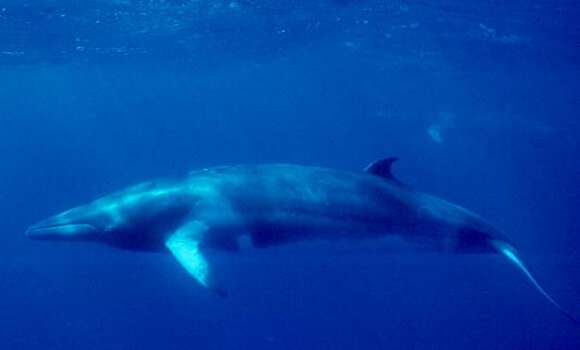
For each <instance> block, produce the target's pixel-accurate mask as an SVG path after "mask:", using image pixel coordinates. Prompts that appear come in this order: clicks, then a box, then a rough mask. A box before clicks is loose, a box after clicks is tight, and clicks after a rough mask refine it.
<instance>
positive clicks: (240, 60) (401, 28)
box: [0, 0, 580, 350]
mask: <svg viewBox="0 0 580 350" xmlns="http://www.w3.org/2000/svg"><path fill="white" fill-rule="evenodd" d="M579 89H580V4H579V3H578V2H577V1H573V0H555V1H547V0H513V1H506V2H504V1H496V0H479V1H477V0H468V1H459V0H442V1H386V0H383V1H379V0H359V1H357V0H311V1H306V0H303V1H297V0H286V1H282V0H278V1H274V0H189V1H188V0H165V1H163V0H149V1H147V0H86V1H74V0H20V1H16V0H14V1H10V0H0V155H1V156H2V158H1V160H2V161H1V162H0V169H1V171H0V224H1V228H0V231H1V235H0V349H87V350H89V349H250V348H251V349H466V348H469V349H580V331H579V328H578V325H573V324H571V323H570V322H569V321H568V320H567V319H565V318H564V317H562V316H561V315H560V314H558V312H556V311H554V309H553V307H552V306H551V305H549V304H548V303H547V302H546V301H545V300H544V299H543V298H542V297H541V296H540V295H539V294H538V293H537V291H536V290H534V289H533V287H532V286H531V285H530V284H529V282H528V281H527V280H526V279H525V277H523V276H522V275H521V273H520V272H519V271H517V269H515V268H514V267H513V266H511V265H510V264H509V263H508V262H507V261H506V260H505V259H504V258H502V257H500V256H499V255H445V254H434V253H425V252H414V251H412V250H404V251H403V252H397V250H396V249H393V251H385V250H383V249H369V250H362V251H359V250H352V251H350V250H339V251H333V252H328V253H320V252H319V251H318V250H317V249H316V247H309V248H305V249H295V247H287V248H280V249H278V248H277V249H274V250H270V251H264V252H259V253H258V254H256V255H252V256H246V255H243V254H242V255H239V256H231V255H227V254H226V255H224V256H223V257H221V259H220V261H221V265H222V266H220V269H222V270H223V271H224V273H225V274H227V275H228V276H230V277H231V278H230V280H228V286H229V289H230V294H231V295H230V297H229V298H228V299H226V300H224V299H221V298H217V297H215V296H214V295H212V294H210V293H208V292H207V291H205V290H203V289H202V288H200V287H199V286H198V285H197V284H196V283H195V282H194V281H193V280H192V279H191V277H190V276H189V275H187V274H186V273H185V272H184V271H183V270H182V268H181V267H180V266H178V264H177V262H176V261H175V259H173V258H172V257H171V256H170V255H162V254H147V253H133V252H124V251H118V250H112V249H110V248H107V247H104V246H99V245H93V244H78V243H75V244H67V243H60V244H59V243H42V242H40V243H39V242H33V241H29V240H28V239H27V238H26V237H25V236H24V231H25V229H26V227H27V226H28V225H30V224H32V223H34V222H37V221H38V220H40V219H43V218H45V217H47V216H50V215H52V214H55V213H58V212H60V211H62V210H65V209H68V208H70V207H73V206H75V205H78V204H82V203H84V202H87V201H89V200H92V199H94V198H96V197H99V196H101V195H104V194H107V193H109V192H112V191H116V190H118V189H121V188H123V187H125V186H128V185H131V184H134V183H137V182H140V181H143V180H148V179H151V178H155V177H162V176H174V175H180V174H183V173H186V172H187V171H189V170H191V169H196V168H202V167H208V166H213V165H226V164H237V163H263V162H289V163H299V164H307V165H318V166H327V167H332V168H338V169H344V170H350V171H359V170H360V169H363V168H364V167H365V166H366V165H367V164H368V163H370V162H371V161H373V160H375V159H377V158H382V157H386V156H397V157H399V158H400V161H399V162H398V163H397V165H396V168H395V172H396V173H397V176H398V177H399V178H400V179H402V180H403V181H404V182H405V183H407V184H410V185H411V186H413V187H415V188H418V189H420V190H423V191H426V192H430V193H433V194H436V195H439V196H441V197H443V198H446V199H449V200H451V201H453V202H456V203H459V204H461V205H463V206H466V207H468V208H470V209H472V210H474V211H475V212H477V213H479V214H481V215H482V216H483V217H485V218H487V219H489V220H490V221H491V222H493V223H494V224H495V225H497V227H499V228H500V229H502V230H503V231H505V232H506V233H507V235H508V236H509V237H510V238H511V240H512V241H514V242H515V243H516V244H517V247H518V248H519V250H520V252H521V254H522V256H523V258H524V259H525V260H526V261H527V262H528V263H529V265H530V266H531V268H532V270H533V271H534V272H535V274H536V275H537V277H538V279H539V280H540V281H541V282H542V283H543V284H544V286H545V287H546V289H547V290H548V291H549V292H550V293H552V295H553V296H554V297H555V299H557V300H558V301H559V302H560V303H561V304H562V305H564V306H565V307H566V308H568V309H570V310H571V312H572V313H573V314H575V315H580V274H579V271H580V186H579V184H580V162H579V160H580V118H579V117H580V115H579V111H580V93H579Z"/></svg>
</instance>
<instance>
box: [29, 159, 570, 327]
mask: <svg viewBox="0 0 580 350" xmlns="http://www.w3.org/2000/svg"><path fill="white" fill-rule="evenodd" d="M396 160H397V158H395V157H392V158H386V159H382V160H378V161H375V162H373V163H372V164H370V165H369V166H368V167H367V168H366V169H365V170H364V172H360V173H357V172H346V171H339V170H333V169H327V168H319V167H310V166H300V165H290V164H264V165H239V166H224V167H215V168H209V169H202V170H196V171H192V172H190V173H189V174H187V175H186V176H183V177H182V178H175V179H161V180H155V181H151V182H145V183H142V184H139V185H136V186H134V187H130V188H128V189H126V190H123V191H120V192H117V193H114V194H111V195H108V196H105V197H102V198H100V199H97V200H95V201H93V202H91V203H89V204H87V205H83V206H79V207H76V208H73V209H70V210H68V211H65V212H63V213H61V214H58V215H56V216H53V217H51V218H49V219H46V220H44V221H41V222H40V223H37V224H35V225H32V226H30V227H29V228H28V230H27V231H26V234H27V235H28V236H29V237H30V238H33V239H40V240H69V241H95V242H101V243H105V244H108V245H111V246H114V247H118V248H122V249H128V250H135V251H166V252H170V253H171V254H173V256H175V258H176V259H177V260H178V261H179V263H180V264H181V265H182V266H183V267H184V268H185V270H186V271H187V272H189V274H191V276H193V278H194V279H195V280H196V281H197V282H199V284H200V285H202V286H204V287H206V288H208V289H209V290H211V291H213V292H215V293H217V294H218V295H222V296H225V295H227V291H226V289H225V288H224V287H223V285H222V284H221V283H220V281H219V280H218V278H216V276H215V272H214V270H213V269H212V266H211V264H210V262H209V261H208V259H207V253H208V251H209V250H211V249H217V250H225V251H231V252H236V251H238V250H239V249H240V242H244V241H246V243H247V241H248V238H247V237H249V242H251V244H252V245H253V246H254V247H255V248H266V247H271V246H275V245H281V244H288V243H291V242H298V241H306V240H328V241H337V240H343V241H344V240H371V239H380V238H384V237H387V236H398V237H400V238H403V240H405V241H408V242H409V243H411V244H416V243H419V244H420V245H422V246H429V248H432V249H433V250H436V251H441V252H447V253H499V254H501V255H503V256H504V257H505V258H507V260H509V261H510V262H511V263H512V264H513V265H514V266H516V267H517V268H518V269H519V270H520V271H521V272H523V274H524V275H525V276H526V277H527V279H528V280H529V281H530V282H531V284H532V285H533V286H534V287H535V288H536V289H537V290H538V291H539V292H540V294H541V295H542V296H543V297H544V298H545V299H546V300H547V301H548V302H549V303H551V304H552V305H553V306H555V307H556V308H557V309H558V310H559V311H560V312H561V313H562V314H563V315H564V316H566V317H567V318H569V319H570V320H572V321H574V322H577V321H576V319H575V318H574V317H573V316H572V315H571V314H570V313H569V312H568V311H566V310H564V309H563V308H562V307H561V306H560V305H559V304H558V303H557V302H556V301H555V300H554V299H553V298H552V297H551V296H550V295H549V294H548V293H547V292H546V291H545V290H544V289H543V287H542V286H541V285H540V284H539V283H538V282H537V280H536V279H535V278H534V276H533V275H532V274H531V272H530V270H529V269H528V268H527V266H526V265H525V264H524V262H523V261H522V259H521V258H520V255H519V253H518V252H517V250H516V248H514V245H513V244H512V243H511V242H510V241H509V240H508V239H507V238H506V237H505V235H504V234H502V233H501V232H500V231H499V230H498V229H496V228H495V227H493V226H492V225H491V224H490V223H489V222H487V221H486V220H484V219H483V218H481V217H480V216H478V215H477V214H475V213H473V212H471V211H469V210H467V209H465V208H463V207H461V206H458V205H455V204H452V203H450V202H447V201H445V200H443V199H440V198H437V197H435V196H432V195H429V194H426V193H423V192H419V191H417V190H414V189H412V188H411V187H410V186H408V185H406V184H404V183H402V182H401V181H399V180H398V179H396V178H395V177H394V176H393V174H392V172H391V168H392V165H393V163H394V162H395V161H396Z"/></svg>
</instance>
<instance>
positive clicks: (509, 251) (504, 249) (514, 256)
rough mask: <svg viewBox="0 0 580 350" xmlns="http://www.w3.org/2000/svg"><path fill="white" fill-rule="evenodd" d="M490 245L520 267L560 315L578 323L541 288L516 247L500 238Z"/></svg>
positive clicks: (578, 322) (577, 322) (579, 322)
mask: <svg viewBox="0 0 580 350" xmlns="http://www.w3.org/2000/svg"><path fill="white" fill-rule="evenodd" d="M491 245H492V246H493V247H494V248H495V249H497V251H498V252H500V253H501V254H503V255H504V256H505V257H506V258H508V259H509V260H510V261H511V262H512V263H514V265H516V266H517V267H518V268H519V269H520V271H522V272H523V273H524V275H526V277H527V278H528V280H529V281H530V282H531V283H532V284H533V285H534V287H536V289H537V290H538V292H540V293H541V294H542V295H543V296H544V298H546V299H547V300H548V301H549V302H550V304H552V305H554V306H555V307H556V308H557V309H558V311H560V313H561V314H562V315H564V316H566V318H568V319H569V320H570V321H572V322H574V323H575V324H580V321H579V320H578V319H577V318H575V317H574V316H573V315H572V314H571V313H570V312H568V311H567V310H565V309H564V308H563V307H562V306H560V304H558V303H557V302H556V301H555V300H554V298H552V297H551V296H550V294H548V293H547V292H546V291H545V290H544V288H542V286H541V285H540V284H539V283H538V281H537V280H536V279H535V277H534V276H533V275H532V273H531V272H530V270H529V269H528V268H527V267H526V265H525V264H524V262H523V261H522V260H521V259H520V257H519V255H518V253H517V251H516V249H515V248H514V247H513V246H512V245H511V244H509V243H507V242H505V241H501V240H492V242H491Z"/></svg>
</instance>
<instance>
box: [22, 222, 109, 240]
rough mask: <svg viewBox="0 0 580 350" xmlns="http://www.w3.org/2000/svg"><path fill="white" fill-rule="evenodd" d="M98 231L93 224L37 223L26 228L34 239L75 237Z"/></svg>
mask: <svg viewBox="0 0 580 350" xmlns="http://www.w3.org/2000/svg"><path fill="white" fill-rule="evenodd" d="M96 232H98V230H97V228H96V227H95V226H93V225H91V224H42V223H40V224H37V225H32V226H30V227H29V228H28V229H27V230H26V235H27V236H28V237H30V238H34V239H52V238H58V237H62V238H65V237H71V238H72V237H74V236H77V235H84V234H90V233H96Z"/></svg>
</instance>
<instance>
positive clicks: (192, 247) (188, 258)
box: [165, 221, 227, 297]
mask: <svg viewBox="0 0 580 350" xmlns="http://www.w3.org/2000/svg"><path fill="white" fill-rule="evenodd" d="M207 229H208V228H207V226H206V225H205V224H203V223H201V222H198V221H193V222H189V223H186V224H185V225H183V226H182V227H180V228H179V229H178V230H177V231H175V233H173V234H172V235H171V236H169V238H168V239H167V241H166V242H165V246H166V247H167V249H169V251H171V253H172V254H173V256H175V258H176V259H177V261H179V263H180V264H181V265H182V266H183V267H184V268H185V270H186V271H187V272H189V273H190V274H191V275H192V276H193V278H195V280H196V281H198V282H199V283H200V284H201V285H202V286H204V287H206V288H207V289H209V290H211V291H212V292H214V293H216V294H218V295H219V296H223V297H225V296H227V292H226V291H225V290H224V289H223V288H221V287H220V286H219V284H217V283H216V281H215V280H214V275H213V273H212V271H211V268H210V266H209V263H208V261H207V259H206V257H205V256H204V254H203V251H202V249H201V247H200V239H199V238H200V237H202V236H203V233H204V232H205V231H207Z"/></svg>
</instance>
